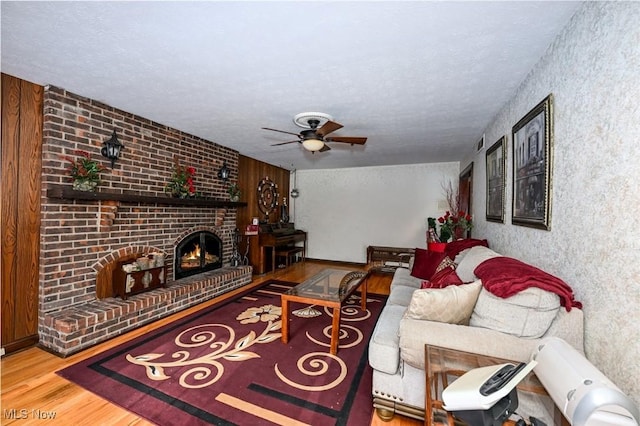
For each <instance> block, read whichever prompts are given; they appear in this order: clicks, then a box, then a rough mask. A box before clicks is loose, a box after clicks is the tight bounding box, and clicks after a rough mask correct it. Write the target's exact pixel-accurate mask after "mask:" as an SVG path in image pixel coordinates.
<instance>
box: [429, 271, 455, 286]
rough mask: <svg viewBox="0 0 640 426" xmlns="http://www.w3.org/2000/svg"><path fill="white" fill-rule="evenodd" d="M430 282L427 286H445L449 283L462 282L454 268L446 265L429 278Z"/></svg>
mask: <svg viewBox="0 0 640 426" xmlns="http://www.w3.org/2000/svg"><path fill="white" fill-rule="evenodd" d="M430 282H431V284H430V287H429V288H445V287H448V286H450V285H460V284H464V283H463V282H462V280H461V279H460V277H459V276H458V274H456V271H455V269H453V268H451V267H448V268H444V269H443V270H442V271H440V272H438V273H436V274H435V275H434V276H433V277H431V280H430Z"/></svg>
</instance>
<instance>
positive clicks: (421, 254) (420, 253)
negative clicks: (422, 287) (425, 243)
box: [411, 248, 445, 280]
mask: <svg viewBox="0 0 640 426" xmlns="http://www.w3.org/2000/svg"><path fill="white" fill-rule="evenodd" d="M444 257H445V255H444V253H437V252H433V251H428V250H425V249H420V248H416V251H415V259H414V261H413V268H411V275H412V276H414V277H416V278H421V279H423V280H428V279H431V277H432V276H433V274H435V272H436V268H437V267H438V265H440V262H442V260H443V259H444Z"/></svg>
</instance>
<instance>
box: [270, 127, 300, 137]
mask: <svg viewBox="0 0 640 426" xmlns="http://www.w3.org/2000/svg"><path fill="white" fill-rule="evenodd" d="M262 129H263V130H271V131H272V132H280V133H286V134H288V135H294V136H300V135H299V134H298V133H292V132H285V131H284V130H278V129H270V128H268V127H263V128H262Z"/></svg>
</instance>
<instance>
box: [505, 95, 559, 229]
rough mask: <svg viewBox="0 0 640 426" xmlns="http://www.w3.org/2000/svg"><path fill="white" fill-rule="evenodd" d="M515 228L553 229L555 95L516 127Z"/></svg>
mask: <svg viewBox="0 0 640 426" xmlns="http://www.w3.org/2000/svg"><path fill="white" fill-rule="evenodd" d="M512 133H513V182H512V183H513V208H512V210H511V222H512V223H513V224H514V225H521V226H529V227H532V228H539V229H545V230H549V229H550V226H551V220H550V219H551V168H552V160H553V157H552V156H553V95H549V96H547V97H546V98H545V99H544V100H543V101H542V102H540V103H539V104H538V105H536V106H535V107H534V108H533V109H532V110H531V111H529V112H528V113H527V115H525V116H524V117H523V118H522V119H521V120H520V121H518V123H517V124H516V125H515V126H513V129H512Z"/></svg>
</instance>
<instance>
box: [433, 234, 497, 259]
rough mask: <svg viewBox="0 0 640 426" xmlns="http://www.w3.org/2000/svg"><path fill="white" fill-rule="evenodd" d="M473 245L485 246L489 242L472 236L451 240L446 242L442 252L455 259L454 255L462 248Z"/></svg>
mask: <svg viewBox="0 0 640 426" xmlns="http://www.w3.org/2000/svg"><path fill="white" fill-rule="evenodd" d="M475 246H485V247H489V243H488V242H487V240H476V239H473V238H467V239H466V240H457V241H451V242H450V243H447V246H446V247H445V249H444V253H445V254H446V255H447V256H449V257H450V258H451V259H455V257H456V256H457V255H458V253H460V252H461V251H463V250H466V249H468V248H471V247H475Z"/></svg>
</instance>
